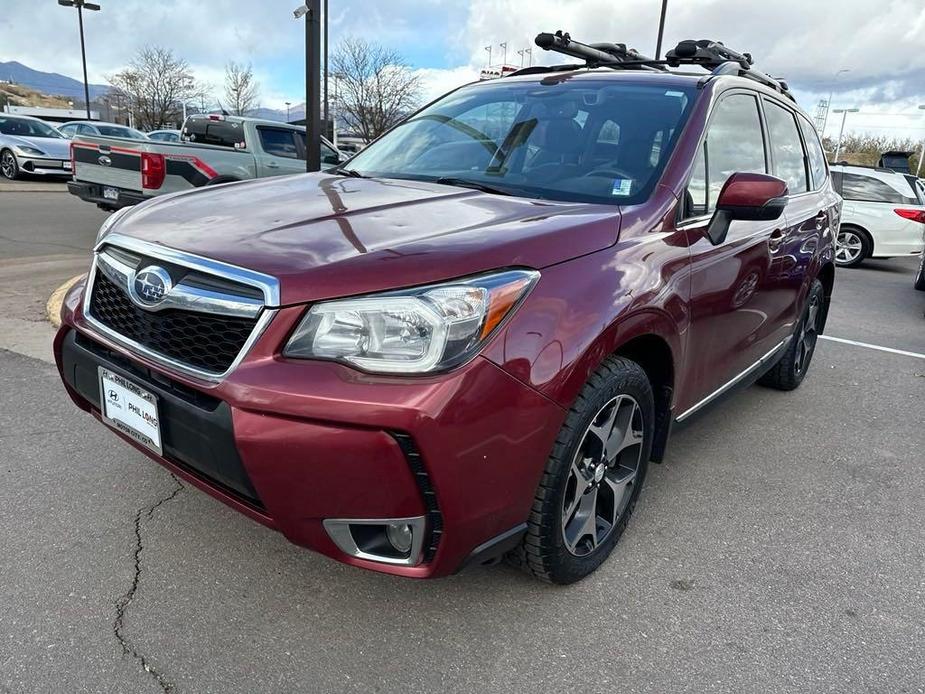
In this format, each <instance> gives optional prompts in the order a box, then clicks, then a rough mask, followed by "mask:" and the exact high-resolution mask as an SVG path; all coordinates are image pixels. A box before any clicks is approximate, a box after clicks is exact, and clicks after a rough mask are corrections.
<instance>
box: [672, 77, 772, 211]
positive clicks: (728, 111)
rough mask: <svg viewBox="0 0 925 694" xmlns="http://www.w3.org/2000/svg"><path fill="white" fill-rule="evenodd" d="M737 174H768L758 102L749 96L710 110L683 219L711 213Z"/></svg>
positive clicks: (736, 97) (731, 98)
mask: <svg viewBox="0 0 925 694" xmlns="http://www.w3.org/2000/svg"><path fill="white" fill-rule="evenodd" d="M737 172H748V173H766V172H767V162H766V160H765V153H764V135H763V134H762V131H761V118H760V116H759V115H758V101H757V99H755V97H753V96H749V95H748V94H733V95H732V96H727V97H726V98H725V99H723V100H722V101H720V102H719V104H717V106H716V109H715V110H714V111H713V116H712V119H711V120H710V125H709V126H708V129H707V136H706V138H705V139H704V142H703V146H702V147H701V148H700V151H699V152H698V155H697V159H696V161H695V163H694V173H693V175H692V177H691V182H690V184H689V185H688V189H687V211H686V215H685V216H687V217H699V216H701V215H705V214H709V213H710V212H712V211H713V209H714V208H715V207H716V198H717V197H718V196H719V193H720V191H721V190H722V189H723V185H724V184H725V183H726V180H727V179H728V178H729V177H730V176H731V175H732V174H734V173H737Z"/></svg>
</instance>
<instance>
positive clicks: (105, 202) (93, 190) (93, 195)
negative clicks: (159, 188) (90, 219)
mask: <svg viewBox="0 0 925 694" xmlns="http://www.w3.org/2000/svg"><path fill="white" fill-rule="evenodd" d="M107 187H111V186H107ZM116 190H117V191H118V197H117V198H116V199H112V198H107V197H105V196H104V195H103V186H101V185H98V184H96V183H85V182H84V181H68V184H67V191H68V192H69V193H70V194H71V195H76V196H77V197H78V198H80V199H81V200H84V201H86V202H92V203H95V204H97V205H100V206H102V207H106V208H109V209H112V210H119V209H122V208H123V207H129V206H130V205H137V204H138V203H139V202H143V201H145V200H147V199H148V197H147V196H144V195H142V194H141V193H139V192H137V191H134V190H125V189H123V188H117V189H116Z"/></svg>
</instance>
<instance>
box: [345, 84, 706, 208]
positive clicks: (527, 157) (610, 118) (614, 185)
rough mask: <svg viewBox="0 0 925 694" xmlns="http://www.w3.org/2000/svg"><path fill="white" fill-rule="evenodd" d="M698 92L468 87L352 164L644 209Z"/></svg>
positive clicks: (368, 172)
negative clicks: (643, 205)
mask: <svg viewBox="0 0 925 694" xmlns="http://www.w3.org/2000/svg"><path fill="white" fill-rule="evenodd" d="M692 101H693V89H689V88H677V87H673V88H671V89H666V88H665V87H664V86H662V87H659V86H650V85H639V84H627V83H626V82H616V81H614V80H606V79H602V80H593V81H592V80H587V79H582V80H580V81H578V80H562V79H556V80H548V81H545V80H544V81H543V82H507V83H505V81H504V80H503V79H502V80H498V81H496V82H493V83H491V84H479V85H472V86H469V87H464V88H462V89H459V90H457V91H455V92H453V93H451V94H449V95H447V96H446V97H444V98H443V99H441V100H440V101H437V102H436V103H434V104H432V105H430V106H428V107H427V108H426V109H424V110H423V111H421V112H419V113H417V114H415V115H414V116H412V117H411V118H410V119H409V120H407V121H405V122H404V123H402V124H401V125H399V126H398V127H396V128H395V129H394V130H392V131H391V132H389V133H388V134H386V135H385V136H383V137H382V138H381V139H380V140H378V141H376V142H374V143H373V144H371V145H370V146H369V147H367V148H366V149H364V150H363V151H362V152H360V153H359V154H358V155H356V157H354V158H353V159H352V160H351V161H350V162H349V163H348V165H347V167H348V168H349V169H350V170H351V171H352V172H356V174H362V175H364V176H374V177H381V178H405V179H414V180H427V181H439V180H440V179H451V180H447V181H446V182H447V183H451V184H454V185H466V184H468V185H469V186H471V187H478V186H482V187H483V189H490V190H493V191H495V192H500V193H510V194H512V195H520V196H525V197H532V198H540V199H548V200H565V201H577V202H595V203H606V204H636V203H639V202H642V201H644V200H645V199H646V198H648V196H649V193H650V192H651V190H652V188H653V187H654V185H655V183H656V182H657V181H658V178H659V175H660V174H661V171H662V169H663V168H664V166H665V162H666V161H667V159H668V157H669V155H670V154H671V151H672V149H673V148H674V144H675V141H676V140H677V138H678V136H679V134H680V131H681V128H682V127H683V125H684V122H685V120H686V118H687V114H688V111H689V106H690V104H691V102H692Z"/></svg>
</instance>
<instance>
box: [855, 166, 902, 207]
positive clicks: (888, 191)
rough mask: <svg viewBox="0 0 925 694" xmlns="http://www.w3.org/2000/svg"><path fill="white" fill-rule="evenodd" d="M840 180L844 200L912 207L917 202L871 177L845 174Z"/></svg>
mask: <svg viewBox="0 0 925 694" xmlns="http://www.w3.org/2000/svg"><path fill="white" fill-rule="evenodd" d="M841 179H842V182H841V194H842V197H843V198H845V200H853V201H855V202H885V203H891V204H897V203H898V204H906V205H910V204H911V205H914V204H916V202H917V200H916V199H915V198H912V197H909V196H906V195H903V194H902V193H900V192H899V191H898V190H896V189H895V188H893V186H891V185H888V184H886V183H884V182H883V181H881V180H879V179H876V178H874V177H873V176H864V175H863V174H854V173H847V172H846V173H843V174H842V176H841Z"/></svg>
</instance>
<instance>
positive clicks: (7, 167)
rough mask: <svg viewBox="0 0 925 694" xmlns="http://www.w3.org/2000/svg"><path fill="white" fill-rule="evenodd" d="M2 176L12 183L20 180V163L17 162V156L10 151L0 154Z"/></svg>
mask: <svg viewBox="0 0 925 694" xmlns="http://www.w3.org/2000/svg"><path fill="white" fill-rule="evenodd" d="M0 176H3V177H4V178H7V179H9V180H11V181H13V180H15V179H17V178H19V162H17V161H16V155H15V154H13V153H12V152H11V151H10V150H8V149H5V150H3V152H0Z"/></svg>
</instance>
